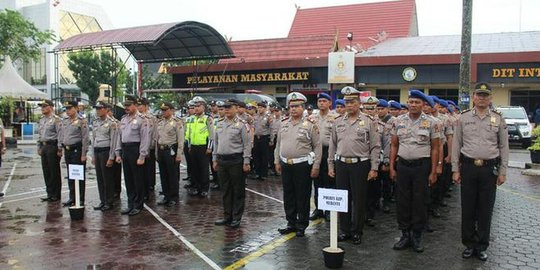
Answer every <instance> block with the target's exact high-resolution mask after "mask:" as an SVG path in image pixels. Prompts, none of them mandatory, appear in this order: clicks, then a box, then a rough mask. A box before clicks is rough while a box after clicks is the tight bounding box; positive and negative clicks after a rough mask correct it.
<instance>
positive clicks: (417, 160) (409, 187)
mask: <svg viewBox="0 0 540 270" xmlns="http://www.w3.org/2000/svg"><path fill="white" fill-rule="evenodd" d="M428 100H429V101H428ZM425 102H433V100H431V99H428V97H427V96H426V95H424V93H422V92H421V91H419V90H414V89H413V90H410V91H409V101H408V105H409V112H408V113H407V114H404V115H400V116H399V117H398V118H397V119H395V120H394V123H393V126H392V141H391V143H390V178H391V179H394V180H396V178H397V186H396V189H397V191H396V193H397V221H398V227H399V229H400V230H401V232H402V236H401V238H400V239H399V241H398V242H397V243H396V244H394V249H395V250H403V249H406V248H407V247H409V246H410V245H411V244H412V247H413V249H414V251H416V252H423V251H424V248H423V246H422V243H421V241H422V231H423V229H424V228H425V224H426V221H427V209H426V207H427V203H426V202H427V201H428V198H429V186H430V185H432V184H434V183H435V181H437V171H436V170H437V162H438V161H439V137H440V131H439V130H438V129H439V126H438V124H437V123H436V122H435V119H434V118H432V117H430V116H427V115H426V114H424V113H423V112H422V108H423V107H424V104H425ZM430 106H433V104H430ZM411 231H412V235H411Z"/></svg>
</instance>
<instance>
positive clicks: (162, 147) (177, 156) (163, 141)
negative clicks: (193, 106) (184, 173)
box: [156, 102, 185, 206]
mask: <svg viewBox="0 0 540 270" xmlns="http://www.w3.org/2000/svg"><path fill="white" fill-rule="evenodd" d="M159 108H160V109H161V116H162V118H161V119H160V120H159V121H158V123H157V138H156V143H157V145H156V149H157V154H156V157H157V161H158V164H159V176H160V179H161V188H162V189H163V196H164V198H163V200H162V201H160V202H158V205H165V206H174V205H176V204H178V198H179V188H180V187H179V186H180V183H179V181H180V178H179V174H180V169H179V164H180V162H181V161H182V153H183V150H184V134H185V131H184V125H183V123H182V120H180V119H177V118H176V117H174V105H172V103H170V102H163V103H162V104H161V106H160V107H159Z"/></svg>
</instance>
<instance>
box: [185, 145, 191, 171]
mask: <svg viewBox="0 0 540 270" xmlns="http://www.w3.org/2000/svg"><path fill="white" fill-rule="evenodd" d="M184 157H185V158H186V171H187V176H188V177H191V155H190V154H189V144H188V142H187V141H185V142H184Z"/></svg>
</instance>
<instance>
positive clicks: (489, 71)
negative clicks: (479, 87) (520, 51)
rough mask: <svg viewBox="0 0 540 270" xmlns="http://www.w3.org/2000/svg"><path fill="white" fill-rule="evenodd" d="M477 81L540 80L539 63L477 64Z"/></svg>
mask: <svg viewBox="0 0 540 270" xmlns="http://www.w3.org/2000/svg"><path fill="white" fill-rule="evenodd" d="M478 81H486V82H540V63H517V64H479V65H478Z"/></svg>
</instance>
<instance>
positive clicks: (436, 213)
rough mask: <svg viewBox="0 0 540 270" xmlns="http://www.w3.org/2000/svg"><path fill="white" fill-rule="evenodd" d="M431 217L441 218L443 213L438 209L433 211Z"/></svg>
mask: <svg viewBox="0 0 540 270" xmlns="http://www.w3.org/2000/svg"><path fill="white" fill-rule="evenodd" d="M430 212H431V216H432V217H434V218H440V217H441V212H439V210H438V209H431V211H430Z"/></svg>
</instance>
